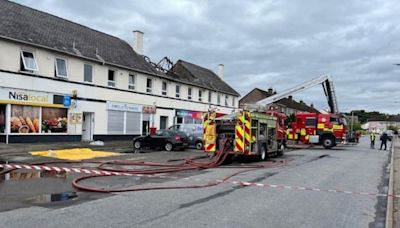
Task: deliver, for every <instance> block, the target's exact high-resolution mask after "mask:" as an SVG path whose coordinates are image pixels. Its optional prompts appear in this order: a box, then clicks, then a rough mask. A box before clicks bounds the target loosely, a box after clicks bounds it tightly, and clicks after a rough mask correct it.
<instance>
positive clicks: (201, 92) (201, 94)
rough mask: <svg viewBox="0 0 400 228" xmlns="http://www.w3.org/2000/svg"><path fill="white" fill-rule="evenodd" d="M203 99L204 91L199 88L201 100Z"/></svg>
mask: <svg viewBox="0 0 400 228" xmlns="http://www.w3.org/2000/svg"><path fill="white" fill-rule="evenodd" d="M202 100H203V91H201V90H199V101H202Z"/></svg>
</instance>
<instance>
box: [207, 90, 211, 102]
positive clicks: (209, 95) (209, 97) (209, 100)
mask: <svg viewBox="0 0 400 228" xmlns="http://www.w3.org/2000/svg"><path fill="white" fill-rule="evenodd" d="M211 95H212V94H211V91H208V103H211Z"/></svg>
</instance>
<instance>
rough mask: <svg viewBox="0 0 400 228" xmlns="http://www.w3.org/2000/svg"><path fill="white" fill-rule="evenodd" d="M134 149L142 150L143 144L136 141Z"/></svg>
mask: <svg viewBox="0 0 400 228" xmlns="http://www.w3.org/2000/svg"><path fill="white" fill-rule="evenodd" d="M133 147H134V148H135V149H136V150H138V149H140V147H142V143H141V142H140V141H135V142H134V143H133Z"/></svg>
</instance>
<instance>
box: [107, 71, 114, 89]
mask: <svg viewBox="0 0 400 228" xmlns="http://www.w3.org/2000/svg"><path fill="white" fill-rule="evenodd" d="M108 86H112V87H115V71H113V70H108Z"/></svg>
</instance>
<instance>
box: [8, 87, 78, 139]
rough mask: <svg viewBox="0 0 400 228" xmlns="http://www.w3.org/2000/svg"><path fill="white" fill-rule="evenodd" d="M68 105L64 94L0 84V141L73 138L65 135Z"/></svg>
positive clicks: (68, 98)
mask: <svg viewBox="0 0 400 228" xmlns="http://www.w3.org/2000/svg"><path fill="white" fill-rule="evenodd" d="M70 105H71V97H70V96H67V95H57V94H51V93H46V92H37V91H29V90H19V89H12V88H2V87H0V134H1V136H2V138H1V141H2V142H7V143H8V142H10V143H12V142H38V141H71V140H73V141H75V140H76V139H75V140H74V138H76V137H70V135H69V134H68V109H69V107H70ZM78 140H79V139H78Z"/></svg>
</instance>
